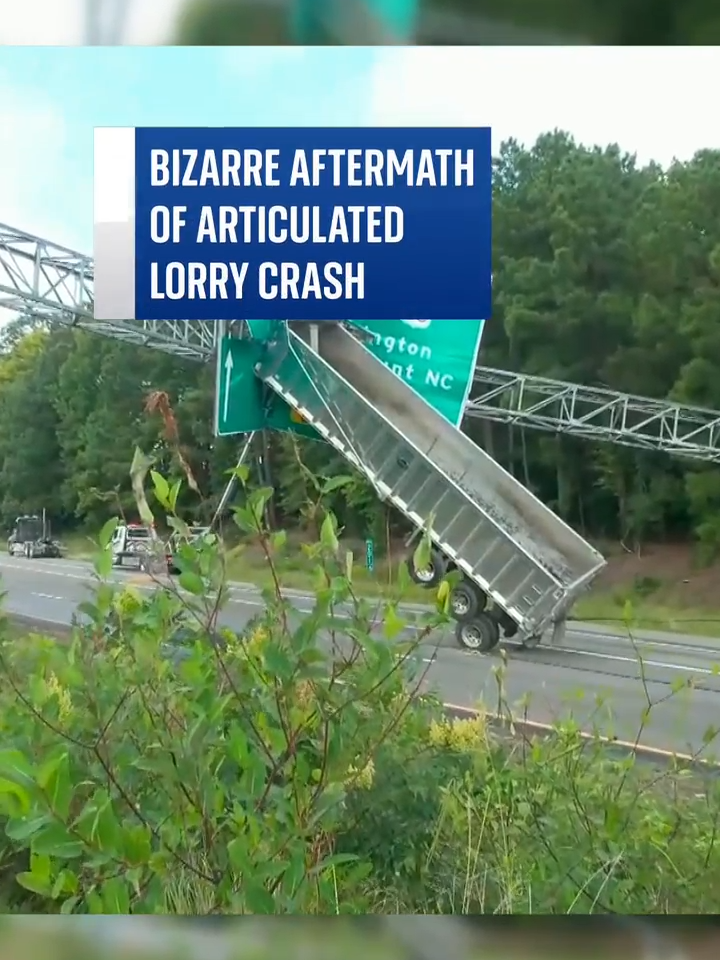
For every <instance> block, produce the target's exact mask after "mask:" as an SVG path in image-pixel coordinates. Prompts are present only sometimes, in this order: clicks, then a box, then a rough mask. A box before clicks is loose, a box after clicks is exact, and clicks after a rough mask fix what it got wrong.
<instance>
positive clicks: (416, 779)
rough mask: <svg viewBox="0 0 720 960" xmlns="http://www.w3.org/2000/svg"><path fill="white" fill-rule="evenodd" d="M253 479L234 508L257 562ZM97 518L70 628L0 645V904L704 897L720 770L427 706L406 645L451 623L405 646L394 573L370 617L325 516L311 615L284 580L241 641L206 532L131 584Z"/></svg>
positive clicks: (183, 905)
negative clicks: (91, 570) (172, 566)
mask: <svg viewBox="0 0 720 960" xmlns="http://www.w3.org/2000/svg"><path fill="white" fill-rule="evenodd" d="M241 479H242V476H241ZM153 480H154V485H155V496H156V499H157V500H158V501H159V502H160V503H161V504H163V505H164V506H165V509H166V510H167V512H168V514H169V520H170V522H171V525H174V526H175V527H179V528H181V527H182V524H181V521H180V520H179V519H178V518H177V517H176V516H175V515H174V505H175V502H176V501H177V494H178V488H177V486H174V487H172V488H171V487H170V486H169V485H168V484H167V482H166V481H165V480H164V479H163V478H162V477H159V476H157V475H154V477H153ZM270 493H271V491H269V490H256V491H254V492H252V493H249V494H248V495H247V498H246V502H245V504H244V505H243V506H242V507H240V508H238V509H237V510H236V511H235V522H236V523H237V525H238V527H239V528H240V529H241V531H242V532H243V534H244V535H246V536H248V537H251V538H254V539H255V540H256V541H257V545H259V547H260V549H261V551H262V553H263V555H264V556H265V559H266V561H267V569H269V570H270V572H271V576H272V572H273V571H274V570H276V569H277V563H278V561H279V560H280V558H281V557H282V551H283V546H284V538H283V535H282V534H269V533H268V532H267V531H266V530H265V529H264V527H263V523H262V517H263V516H264V513H265V509H264V508H265V504H266V502H267V499H268V497H269V496H270ZM112 532H113V528H112V524H109V525H108V526H107V527H106V528H105V530H104V531H103V532H102V534H101V537H100V548H99V551H98V556H97V559H96V572H97V578H98V582H97V584H96V587H95V590H94V593H93V596H92V599H91V600H90V601H88V602H87V603H85V604H82V605H81V608H80V617H81V621H82V622H79V623H78V624H76V626H75V628H74V630H73V633H72V637H71V638H70V640H69V641H68V642H67V643H63V642H58V641H57V640H56V639H52V638H44V637H39V636H32V635H31V636H29V637H24V638H22V639H21V640H18V639H17V637H15V638H13V639H7V640H5V641H4V642H2V643H1V644H0V734H1V735H2V747H1V748H0V823H2V827H3V833H4V835H3V839H2V841H1V842H0V908H1V909H3V910H4V911H6V912H12V911H14V910H24V911H26V912H33V913H48V912H58V911H60V912H65V913H178V914H182V913H184V914H211V913H240V914H243V913H244V914H248V913H258V914H263V913H273V914H274V913H278V914H280V913H303V914H326V913H333V914H339V913H364V912H367V911H373V912H387V913H396V912H410V913H412V912H420V913H449V914H452V913H458V914H463V913H591V912H600V913H613V912H616V913H637V914H643V913H650V914H651V913H673V912H674V913H684V912H713V911H715V910H716V908H717V903H718V900H719V898H720V860H719V858H718V852H717V847H716V843H715V837H716V835H717V828H718V824H717V820H718V812H719V811H720V804H718V787H717V786H716V785H715V780H714V779H713V780H711V781H708V782H707V783H705V782H704V781H700V780H699V779H698V776H697V775H696V774H692V775H689V774H683V773H682V772H681V771H679V770H678V771H673V770H669V771H667V772H665V773H664V774H658V773H657V771H653V770H652V769H651V768H643V767H640V766H638V765H636V762H635V761H634V760H633V758H632V757H629V758H627V759H623V760H617V759H612V757H611V756H610V755H609V754H608V750H607V747H606V745H605V744H603V743H602V742H601V741H600V740H599V739H597V738H596V739H592V738H590V739H588V738H587V737H583V736H582V735H581V734H580V732H579V730H578V728H577V725H575V724H574V723H572V722H571V721H564V722H561V723H558V725H557V728H556V729H555V731H554V732H553V733H552V734H551V735H549V736H547V737H546V738H544V739H542V740H534V741H532V742H529V743H526V742H524V741H522V740H520V739H519V738H518V737H517V736H514V737H508V736H507V732H506V733H505V734H503V735H502V736H501V735H500V734H497V733H493V730H492V728H491V727H490V726H489V725H488V722H487V720H486V718H485V717H484V716H483V715H482V714H479V715H478V716H476V717H475V718H472V719H464V720H450V719H447V718H444V717H443V716H442V713H441V709H440V705H439V704H438V703H437V702H436V700H434V699H433V698H432V697H429V696H427V695H425V694H423V695H420V689H421V683H422V680H423V672H422V671H423V668H422V666H419V665H418V662H417V661H416V660H415V657H414V654H415V651H416V648H417V646H418V645H419V644H421V643H423V642H424V641H426V640H427V637H428V635H429V634H430V632H431V631H432V630H433V629H434V628H436V627H437V626H439V625H441V624H442V623H443V622H444V617H443V616H442V615H441V614H437V615H435V614H433V613H428V614H427V616H426V617H424V619H422V622H421V623H420V624H419V625H418V624H415V631H414V633H413V636H414V639H413V641H412V642H406V641H405V640H403V639H402V637H403V636H404V632H403V631H404V627H405V626H406V624H405V622H404V620H403V617H402V616H401V615H400V613H399V607H398V604H399V601H400V599H401V597H402V595H403V591H404V590H405V589H406V586H407V584H406V581H407V576H406V575H404V574H402V573H400V574H399V575H398V577H397V578H395V582H396V584H397V588H396V589H397V595H396V596H393V597H391V598H390V599H385V600H384V601H383V602H382V603H381V604H380V606H379V607H378V605H377V603H376V602H374V603H373V604H372V605H371V604H370V603H369V602H366V601H364V600H363V599H362V598H361V597H359V596H357V595H356V593H355V589H354V584H353V581H352V569H353V564H352V558H351V557H346V556H344V555H343V554H342V551H341V550H340V548H339V531H338V529H337V524H336V522H335V520H334V517H333V515H332V514H331V513H327V512H323V519H322V524H321V528H320V531H319V540H318V542H317V543H314V544H307V545H306V547H305V555H306V560H307V564H308V566H309V567H311V568H312V569H313V576H314V579H315V581H316V583H317V589H316V594H315V603H314V605H313V608H312V610H310V611H309V612H307V613H302V614H301V613H299V612H298V611H297V610H295V609H293V608H292V607H291V606H290V604H289V603H288V602H287V601H286V600H285V599H284V598H283V596H282V594H281V591H280V588H279V586H278V585H277V583H276V586H275V588H274V589H271V590H267V591H265V592H264V593H263V598H264V607H263V608H262V609H261V611H260V613H259V614H258V615H257V616H256V617H254V618H253V619H252V620H251V621H249V622H248V623H247V624H246V626H245V627H244V629H243V630H242V631H240V632H239V633H235V632H233V631H229V630H227V629H225V628H223V627H222V626H221V625H220V623H221V620H220V615H221V613H222V610H223V606H224V604H225V603H226V602H227V600H228V591H227V585H226V582H225V557H224V555H223V553H222V550H221V549H220V548H219V547H218V544H217V543H216V542H215V541H214V540H213V539H212V538H207V539H205V540H203V541H200V542H196V543H193V544H187V545H185V546H183V547H182V548H181V550H180V552H179V554H178V557H177V563H178V566H179V567H180V575H179V577H178V580H177V583H176V584H174V585H168V584H167V583H165V584H164V585H161V586H159V587H158V588H157V589H155V590H154V591H153V592H150V593H148V592H141V591H139V590H128V589H121V588H120V587H119V586H118V585H117V584H116V583H114V582H113V581H112V580H111V579H110V576H109V575H110V555H109V548H108V544H109V541H110V538H111V536H112ZM426 548H427V543H426V542H424V541H423V543H421V545H420V547H419V548H418V549H419V550H420V551H422V550H423V549H426ZM420 559H422V558H420ZM446 592H447V591H443V590H440V591H439V594H438V598H439V606H441V607H442V605H443V603H445V602H446V597H445V599H443V597H444V596H445V593H446ZM378 622H379V625H378ZM504 669H505V668H504V667H500V668H499V669H498V670H497V671H496V674H497V685H498V689H499V692H500V695H501V698H502V687H503V671H504ZM668 695H672V692H670V693H669V694H668ZM651 712H652V705H651V704H649V705H648V708H647V709H646V711H645V715H644V716H643V718H642V722H643V723H644V724H646V723H647V721H648V718H649V716H650V714H651ZM638 719H639V721H640V719H641V718H638Z"/></svg>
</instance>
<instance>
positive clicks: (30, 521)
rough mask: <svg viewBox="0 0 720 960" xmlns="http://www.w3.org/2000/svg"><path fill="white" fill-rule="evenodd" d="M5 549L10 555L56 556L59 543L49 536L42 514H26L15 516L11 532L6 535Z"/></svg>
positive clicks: (30, 557) (57, 555)
mask: <svg viewBox="0 0 720 960" xmlns="http://www.w3.org/2000/svg"><path fill="white" fill-rule="evenodd" d="M7 551H8V553H9V554H10V556H11V557H26V558H28V559H32V558H35V557H49V558H57V557H59V556H60V544H59V543H58V542H57V540H53V539H52V537H51V536H50V529H49V526H48V523H47V520H46V518H45V512H44V511H43V515H42V516H41V517H40V516H37V515H35V514H33V515H30V514H26V515H24V516H21V517H16V518H15V523H14V524H13V529H12V533H11V534H10V536H9V537H8V541H7Z"/></svg>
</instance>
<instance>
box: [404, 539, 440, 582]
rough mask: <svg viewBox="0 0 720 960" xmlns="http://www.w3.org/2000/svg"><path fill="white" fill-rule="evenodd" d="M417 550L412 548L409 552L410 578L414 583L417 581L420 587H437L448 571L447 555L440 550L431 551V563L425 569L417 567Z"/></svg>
mask: <svg viewBox="0 0 720 960" xmlns="http://www.w3.org/2000/svg"><path fill="white" fill-rule="evenodd" d="M414 556H415V550H412V551H411V552H410V553H409V554H408V558H407V567H408V572H409V573H410V579H411V580H412V582H413V583H416V584H417V585H418V586H419V587H424V588H425V589H426V590H432V588H433V587H436V586H437V585H438V584H439V583H440V581H441V580H442V578H443V577H444V576H445V573H446V571H447V561H446V560H445V557H444V556H443V555H442V554H441V553H440V551H439V550H435V549H433V550H431V551H430V563H429V564H428V565H427V567H426V568H425V569H424V570H416V569H415V560H414Z"/></svg>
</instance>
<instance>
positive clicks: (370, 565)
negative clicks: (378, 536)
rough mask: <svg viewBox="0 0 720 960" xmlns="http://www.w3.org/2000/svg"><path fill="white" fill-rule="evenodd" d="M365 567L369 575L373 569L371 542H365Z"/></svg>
mask: <svg viewBox="0 0 720 960" xmlns="http://www.w3.org/2000/svg"><path fill="white" fill-rule="evenodd" d="M365 565H366V566H367V568H368V570H369V571H370V573H372V572H373V570H374V569H375V544H374V543H373V541H372V540H366V541H365Z"/></svg>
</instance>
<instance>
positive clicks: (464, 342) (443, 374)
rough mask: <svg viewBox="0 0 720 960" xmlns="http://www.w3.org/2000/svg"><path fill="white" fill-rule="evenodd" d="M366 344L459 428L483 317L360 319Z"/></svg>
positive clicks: (477, 348) (474, 364) (397, 374)
mask: <svg viewBox="0 0 720 960" xmlns="http://www.w3.org/2000/svg"><path fill="white" fill-rule="evenodd" d="M356 322H357V324H358V325H359V326H361V327H364V328H365V330H367V332H368V333H370V334H372V337H373V342H372V343H370V344H369V346H368V348H369V350H370V352H371V353H374V354H375V356H376V357H377V358H378V360H382V362H383V363H384V364H385V366H387V367H389V368H390V369H391V370H392V372H393V373H394V374H396V376H398V377H400V379H401V380H404V381H405V383H407V385H408V386H410V387H412V388H413V390H415V392H416V393H419V394H420V396H421V397H422V398H423V399H424V400H426V401H427V402H428V403H429V404H430V406H431V407H434V408H435V409H436V410H437V411H438V413H440V414H442V416H443V417H445V419H446V420H449V421H450V423H452V424H454V426H456V427H459V426H460V423H461V422H462V418H463V414H464V411H465V405H466V403H467V400H468V396H469V395H470V387H471V385H472V381H473V376H474V374H475V366H476V364H477V357H478V351H479V349H480V341H481V340H482V334H483V327H484V321H483V320H358V321H356Z"/></svg>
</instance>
